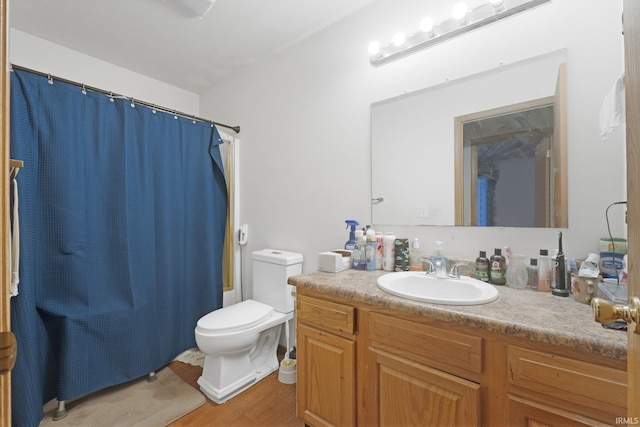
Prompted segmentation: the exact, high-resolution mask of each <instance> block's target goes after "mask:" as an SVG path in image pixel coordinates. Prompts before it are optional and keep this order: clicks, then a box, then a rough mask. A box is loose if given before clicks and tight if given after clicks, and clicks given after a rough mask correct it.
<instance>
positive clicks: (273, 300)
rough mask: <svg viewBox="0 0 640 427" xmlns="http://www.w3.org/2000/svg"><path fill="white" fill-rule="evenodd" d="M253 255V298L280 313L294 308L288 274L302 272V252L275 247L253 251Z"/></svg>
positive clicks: (293, 274) (294, 274)
mask: <svg viewBox="0 0 640 427" xmlns="http://www.w3.org/2000/svg"><path fill="white" fill-rule="evenodd" d="M252 255H253V300H255V301H259V302H262V303H264V304H267V305H270V306H271V307H273V308H274V309H275V310H277V311H279V312H281V313H290V312H292V311H293V309H294V304H293V296H292V295H291V292H292V291H293V286H291V285H289V284H287V279H288V278H289V277H290V276H296V275H298V274H302V254H297V253H293V252H286V251H281V250H277V249H263V250H261V251H255V252H253V253H252Z"/></svg>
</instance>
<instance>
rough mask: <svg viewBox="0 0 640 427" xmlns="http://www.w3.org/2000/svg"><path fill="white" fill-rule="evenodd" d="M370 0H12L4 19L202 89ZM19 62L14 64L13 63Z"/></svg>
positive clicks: (148, 73) (198, 90) (160, 77)
mask: <svg viewBox="0 0 640 427" xmlns="http://www.w3.org/2000/svg"><path fill="white" fill-rule="evenodd" d="M373 1H374V0H268V1H266V0H217V1H216V2H215V4H214V5H213V7H212V9H211V10H210V12H209V13H208V14H207V15H205V16H204V17H203V18H202V19H200V18H198V17H196V16H195V15H193V14H191V13H190V12H188V11H187V9H186V8H185V7H183V6H181V5H180V1H179V0H55V1H52V0H10V7H9V11H10V16H9V19H10V26H11V27H12V28H16V29H18V30H21V31H24V32H26V33H29V34H32V35H34V36H37V37H40V38H43V39H46V40H49V41H50V42H53V43H56V44H59V45H62V46H65V47H68V48H70V49H73V50H76V51H79V52H82V53H85V54H88V55H91V56H93V57H96V58H99V59H102V60H104V61H107V62H110V63H112V64H116V65H119V66H121V67H124V68H127V69H130V70H133V71H136V72H139V73H142V74H144V75H146V76H149V77H152V78H155V79H157V80H160V81H163V82H166V83H169V84H171V85H174V86H177V87H180V88H183V89H186V90H189V91H191V92H195V93H201V92H202V91H204V90H205V89H207V88H208V87H210V86H211V85H213V84H215V83H217V82H219V81H221V80H222V79H224V78H225V77H228V76H229V75H230V74H232V73H234V72H237V71H239V70H241V69H243V68H245V67H248V66H250V65H252V64H256V63H258V62H259V61H261V60H263V59H264V58H266V57H268V56H269V55H271V54H273V53H275V52H278V51H281V50H283V49H285V48H287V47H289V46H291V45H293V44H295V43H297V42H299V41H301V40H303V39H304V38H306V37H308V36H310V35H312V34H313V33H316V32H318V31H320V30H322V29H323V28H326V27H327V26H329V25H331V24H333V23H334V22H336V21H338V20H340V19H342V18H344V17H346V16H347V15H349V14H351V13H353V12H355V11H356V10H358V9H360V8H362V7H364V6H366V5H367V4H369V3H371V2H373ZM18 65H19V64H18Z"/></svg>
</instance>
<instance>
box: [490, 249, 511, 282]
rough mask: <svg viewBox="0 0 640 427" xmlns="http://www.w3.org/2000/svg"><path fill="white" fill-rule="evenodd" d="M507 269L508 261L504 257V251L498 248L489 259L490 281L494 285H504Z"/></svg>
mask: <svg viewBox="0 0 640 427" xmlns="http://www.w3.org/2000/svg"><path fill="white" fill-rule="evenodd" d="M506 269H507V260H506V259H505V258H504V256H502V249H500V248H496V249H495V250H494V252H493V255H491V258H489V281H490V282H491V283H493V284H494V285H504V284H505V283H506V278H505V272H506Z"/></svg>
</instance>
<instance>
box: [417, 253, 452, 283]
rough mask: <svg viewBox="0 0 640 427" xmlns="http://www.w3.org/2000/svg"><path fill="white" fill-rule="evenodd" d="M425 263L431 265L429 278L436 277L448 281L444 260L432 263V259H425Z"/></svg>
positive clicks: (428, 271) (428, 272)
mask: <svg viewBox="0 0 640 427" xmlns="http://www.w3.org/2000/svg"><path fill="white" fill-rule="evenodd" d="M422 261H423V262H426V263H427V264H428V265H429V269H428V270H427V274H428V275H429V276H435V277H437V278H438V279H446V278H447V277H448V276H447V266H446V264H445V262H444V260H443V259H436V260H435V261H431V260H430V259H427V258H423V260H422Z"/></svg>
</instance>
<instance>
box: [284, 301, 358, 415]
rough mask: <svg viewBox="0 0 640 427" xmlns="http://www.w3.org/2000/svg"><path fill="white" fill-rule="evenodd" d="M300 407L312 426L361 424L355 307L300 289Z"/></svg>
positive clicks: (298, 356) (298, 336)
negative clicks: (357, 401)
mask: <svg viewBox="0 0 640 427" xmlns="http://www.w3.org/2000/svg"><path fill="white" fill-rule="evenodd" d="M296 306H297V311H296V316H297V318H296V322H297V324H296V327H297V356H296V357H297V411H298V418H300V419H301V420H302V421H304V423H305V424H308V425H312V426H354V425H355V424H356V406H357V405H356V341H355V336H354V334H355V309H354V308H353V307H350V306H347V305H344V304H339V303H335V302H331V301H325V300H321V299H317V298H312V297H305V296H301V295H298V298H297V303H296Z"/></svg>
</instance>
